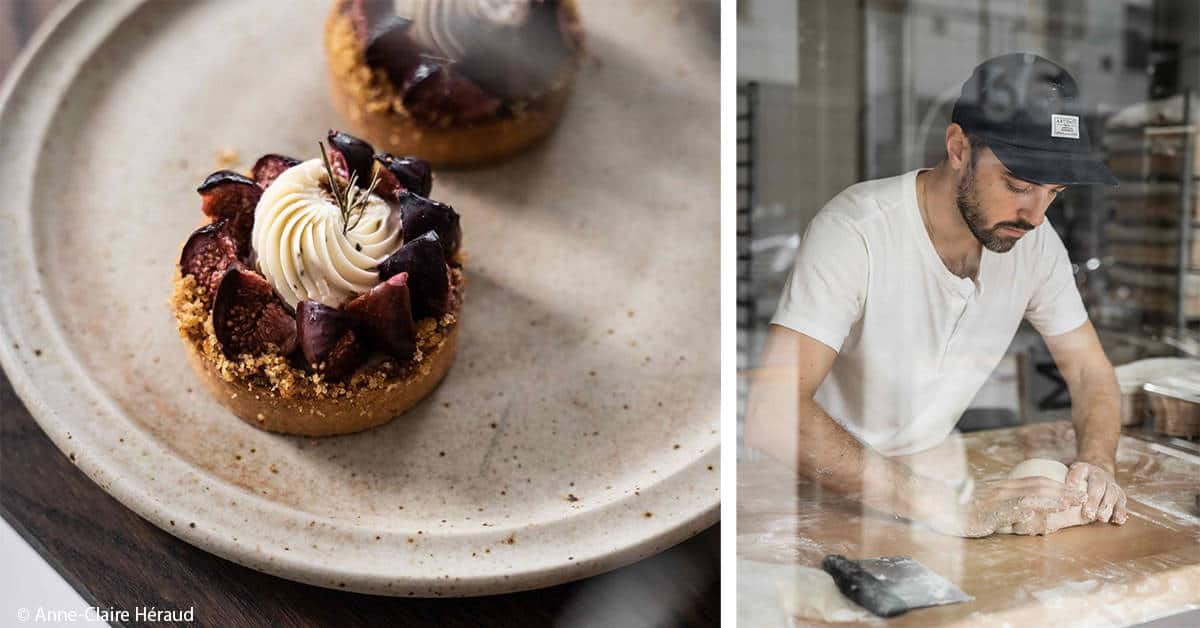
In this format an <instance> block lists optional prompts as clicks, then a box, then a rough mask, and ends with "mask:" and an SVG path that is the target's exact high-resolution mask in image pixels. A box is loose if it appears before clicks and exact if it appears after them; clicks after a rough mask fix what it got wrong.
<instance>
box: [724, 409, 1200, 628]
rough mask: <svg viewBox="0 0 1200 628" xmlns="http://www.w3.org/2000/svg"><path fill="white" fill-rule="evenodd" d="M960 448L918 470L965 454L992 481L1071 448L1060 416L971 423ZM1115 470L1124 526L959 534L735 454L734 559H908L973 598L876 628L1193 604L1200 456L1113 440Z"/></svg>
mask: <svg viewBox="0 0 1200 628" xmlns="http://www.w3.org/2000/svg"><path fill="white" fill-rule="evenodd" d="M961 444H962V447H961V449H960V450H959V452H958V456H957V457H958V458H959V460H958V461H955V460H953V454H951V455H950V456H946V457H941V458H942V459H937V460H934V461H932V464H928V465H927V468H930V469H942V470H946V472H949V471H950V470H951V469H953V468H954V467H955V466H956V464H958V465H962V464H963V462H964V454H965V467H964V469H965V470H966V471H967V472H969V473H970V474H971V476H972V477H975V478H994V477H999V476H1002V475H1003V474H1004V473H1005V472H1007V470H1008V469H1009V468H1010V467H1012V466H1013V465H1014V464H1016V463H1018V462H1020V461H1021V460H1024V459H1026V458H1031V457H1041V458H1052V459H1058V460H1062V461H1067V462H1069V461H1070V459H1071V458H1072V455H1073V452H1074V451H1075V441H1074V433H1073V431H1072V430H1071V428H1070V425H1069V424H1068V423H1066V422H1055V423H1041V424H1035V425H1028V426H1023V427H1019V428H1009V429H1002V430H992V431H987V432H976V433H972V434H968V435H965V436H963V437H962V438H961ZM953 450H954V448H953V447H950V448H948V451H951V452H953ZM926 462H930V461H926ZM1117 480H1118V482H1120V483H1121V485H1122V486H1123V487H1124V488H1125V490H1126V493H1127V495H1128V497H1129V498H1130V501H1129V512H1130V517H1129V522H1128V523H1127V524H1126V525H1124V526H1113V525H1109V524H1092V525H1090V526H1080V527H1077V528H1069V529H1066V530H1062V531H1060V532H1058V533H1056V534H1053V535H1050V536H1046V537H1027V536H1015V535H993V536H990V537H987V538H983V539H960V538H954V537H949V536H944V535H941V534H937V533H935V532H933V531H931V530H928V529H926V528H924V527H921V526H916V525H909V524H908V523H907V522H904V521H901V520H897V519H895V518H894V517H891V516H887V515H884V514H881V513H878V512H875V511H871V510H869V509H866V510H865V509H864V508H863V507H862V506H861V505H860V504H858V503H857V502H854V501H852V500H848V499H845V498H842V497H839V496H836V495H832V494H828V493H823V492H822V491H821V489H820V488H819V487H817V486H815V485H814V484H812V483H811V482H808V481H807V480H801V479H797V478H796V477H795V476H794V475H792V474H791V473H789V472H788V471H786V470H785V469H783V468H782V467H781V466H779V465H778V464H776V463H774V462H773V461H769V460H760V461H752V462H743V463H741V464H739V466H738V559H739V561H745V562H742V563H740V564H741V565H742V566H745V565H753V564H755V563H753V562H750V561H757V562H758V564H761V563H764V562H765V563H790V564H798V565H804V566H811V567H818V566H819V565H820V562H821V559H822V558H823V557H824V556H825V555H827V554H844V555H846V556H849V557H851V558H868V557H878V556H896V555H909V556H912V557H914V558H916V559H917V560H918V561H920V562H921V563H922V564H924V565H925V566H926V567H929V568H930V569H933V570H934V571H936V572H938V573H939V574H941V575H942V576H944V577H945V578H947V579H948V580H950V581H951V582H953V583H954V584H956V585H958V586H959V587H960V588H961V589H962V590H963V591H965V592H966V593H967V594H969V595H972V596H974V598H975V599H974V600H973V601H970V602H965V603H961V604H953V605H948V606H940V607H933V608H926V609H919V610H915V611H911V612H909V613H908V614H906V615H901V616H899V617H895V618H893V619H891V620H889V621H887V622H882V620H879V621H880V622H882V623H885V624H886V625H888V626H893V625H894V626H958V625H961V626H968V625H971V626H973V625H989V626H990V625H996V626H1001V625H1009V626H1051V625H1052V626H1055V627H1056V628H1067V627H1069V626H1097V625H1129V624H1136V623H1140V622H1145V621H1149V620H1152V619H1155V618H1158V617H1163V616H1167V615H1171V614H1174V613H1178V612H1181V611H1186V610H1189V609H1197V608H1200V513H1197V512H1196V506H1195V499H1196V497H1195V496H1196V494H1197V493H1200V457H1197V456H1194V455H1191V454H1188V453H1186V452H1180V451H1175V450H1172V449H1170V448H1168V447H1164V446H1163V445H1161V444H1157V443H1151V442H1146V441H1143V440H1139V439H1134V438H1131V437H1128V436H1122V438H1121V443H1120V447H1119V450H1118V460H1117ZM760 597H761V596H760ZM743 603H746V604H772V603H775V604H778V601H777V600H764V599H756V600H752V599H742V598H739V604H743ZM871 625H878V624H871Z"/></svg>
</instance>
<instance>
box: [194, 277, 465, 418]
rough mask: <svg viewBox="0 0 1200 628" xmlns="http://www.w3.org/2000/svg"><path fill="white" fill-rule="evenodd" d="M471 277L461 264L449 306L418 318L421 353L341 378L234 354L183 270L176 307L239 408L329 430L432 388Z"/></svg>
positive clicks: (403, 406) (382, 413)
mask: <svg viewBox="0 0 1200 628" xmlns="http://www.w3.org/2000/svg"><path fill="white" fill-rule="evenodd" d="M465 284H466V280H465V277H464V276H463V274H462V270H461V269H460V268H453V269H452V270H451V298H450V303H451V306H450V310H449V311H448V312H447V313H446V314H444V315H442V317H441V318H440V319H433V318H426V319H423V320H421V321H418V322H417V354H416V355H415V356H414V357H413V359H412V360H411V362H410V363H408V364H404V365H400V364H397V363H396V362H395V360H392V359H390V358H385V359H375V360H372V361H369V362H368V363H367V364H365V365H363V366H361V367H359V369H358V370H357V371H356V372H355V373H354V374H353V375H352V376H350V377H348V378H346V379H345V380H344V381H341V382H328V381H325V379H324V376H323V375H322V374H320V373H319V372H317V373H310V372H307V371H305V370H304V369H301V368H297V367H296V366H294V365H292V364H291V363H289V362H288V360H287V358H285V357H283V356H280V355H277V354H264V355H258V356H242V357H241V359H238V360H231V359H229V358H227V357H226V356H225V354H224V353H222V351H221V348H220V345H219V343H218V342H217V338H216V336H215V335H214V333H213V325H212V313H211V308H209V307H208V306H207V303H206V295H204V293H203V291H204V289H203V288H201V287H199V286H198V285H197V283H196V280H195V278H194V277H190V276H187V277H185V276H182V275H180V273H179V271H178V270H176V273H175V281H174V292H173V294H172V297H171V310H172V311H173V312H174V314H175V320H176V323H177V324H178V327H179V335H180V337H181V338H182V339H183V343H184V347H185V348H186V350H187V354H188V360H189V362H190V363H191V365H192V368H193V369H194V370H195V371H196V375H197V376H198V377H199V379H200V381H201V382H202V383H203V384H204V386H205V388H207V389H208V390H209V392H211V393H212V394H213V395H214V396H215V397H216V398H217V400H218V401H220V402H221V403H222V404H223V405H225V406H226V407H228V408H229V409H230V410H231V411H232V412H233V413H234V414H235V415H237V416H238V417H239V418H241V419H242V420H244V421H246V422H247V423H250V424H251V425H254V426H256V427H259V428H261V429H265V430H269V431H272V432H282V433H286V434H300V435H305V436H329V435H334V434H348V433H351V432H358V431H361V430H365V429H369V428H372V427H375V426H378V425H382V424H384V423H387V422H388V421H390V420H392V419H393V418H395V417H397V416H399V415H400V414H402V413H404V412H405V411H407V410H408V409H410V408H412V407H413V406H415V405H416V404H417V403H418V402H420V401H421V400H422V399H424V398H425V397H426V396H428V395H429V393H431V392H433V389H434V388H436V387H437V385H438V383H440V382H441V380H442V378H443V377H444V376H445V375H446V372H447V371H448V370H449V369H450V365H451V363H452V362H453V361H454V355H455V353H456V351H457V347H458V328H459V325H458V323H459V316H460V313H461V310H462V301H463V299H462V297H463V291H464V288H465Z"/></svg>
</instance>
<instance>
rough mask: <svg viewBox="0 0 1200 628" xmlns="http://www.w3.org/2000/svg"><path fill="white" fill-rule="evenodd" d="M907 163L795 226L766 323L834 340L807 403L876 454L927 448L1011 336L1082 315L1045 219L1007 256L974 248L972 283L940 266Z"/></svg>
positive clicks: (1046, 329)
mask: <svg viewBox="0 0 1200 628" xmlns="http://www.w3.org/2000/svg"><path fill="white" fill-rule="evenodd" d="M917 172H919V171H916V170H914V171H912V172H909V173H906V174H903V175H900V176H898V177H892V178H888V179H879V180H876V181H867V182H865V183H859V184H857V185H854V186H851V187H849V188H847V189H846V190H845V191H843V192H842V193H841V194H838V195H837V196H836V197H834V198H833V200H831V201H829V203H827V204H826V205H825V207H824V208H822V209H821V211H820V212H819V213H818V214H817V215H816V216H815V217H814V218H813V220H812V222H811V223H810V224H809V226H808V229H807V230H806V231H805V233H804V239H803V241H802V242H801V244H800V250H799V253H798V254H797V256H796V263H795V266H794V267H793V268H792V274H791V276H790V277H788V281H787V284H786V285H785V286H784V289H783V295H782V297H781V298H780V300H779V308H778V309H777V310H776V312H775V317H774V318H773V319H772V321H771V322H772V323H774V324H776V325H782V326H784V327H787V328H789V329H794V330H796V331H798V332H801V333H803V334H805V335H807V336H810V337H812V338H814V339H815V340H818V341H820V342H821V343H823V344H826V345H828V346H830V347H832V348H833V349H834V350H835V351H837V352H838V356H837V359H836V360H835V361H834V363H833V367H832V369H831V370H830V372H829V375H828V376H827V377H826V378H825V381H824V382H823V383H822V384H821V386H820V388H818V389H817V393H816V395H815V397H814V398H815V399H816V401H817V402H818V403H819V404H821V407H822V408H824V409H825V410H826V411H827V412H828V413H829V415H830V416H832V417H833V418H834V419H835V420H836V421H837V422H838V423H839V424H841V425H842V427H844V428H845V429H846V430H847V431H849V432H850V433H851V434H853V435H854V436H855V437H856V438H857V439H859V440H860V441H862V442H863V443H865V444H867V445H870V446H871V447H872V448H874V449H876V450H877V451H879V452H881V453H883V454H885V455H889V456H896V455H904V454H910V453H914V452H917V451H921V450H924V449H928V448H930V447H933V446H936V445H937V444H938V443H940V442H941V441H942V440H943V439H945V438H946V436H947V435H949V434H950V432H951V431H952V430H953V429H954V425H955V423H957V422H958V419H959V417H960V416H961V415H962V413H963V411H964V410H966V409H967V406H968V405H969V404H970V403H971V400H972V399H973V398H974V397H975V393H977V392H978V391H979V388H980V387H981V386H982V385H983V383H984V381H986V380H987V378H988V375H989V374H990V373H991V372H992V370H993V369H994V368H995V367H996V365H997V364H998V363H999V362H1000V359H1001V358H1002V357H1003V356H1004V353H1005V351H1007V349H1008V346H1009V344H1010V343H1011V342H1012V339H1013V335H1014V334H1015V333H1016V331H1017V327H1018V326H1019V325H1020V323H1021V319H1022V318H1026V319H1029V322H1030V323H1032V324H1033V326H1034V328H1036V329H1037V331H1038V332H1040V333H1041V334H1042V335H1043V336H1055V335H1058V334H1063V333H1066V332H1069V331H1072V330H1074V329H1076V328H1078V327H1079V326H1080V325H1082V324H1083V323H1084V322H1086V321H1087V311H1086V310H1085V309H1084V307H1083V301H1082V299H1080V297H1079V291H1078V290H1077V289H1076V287H1075V281H1074V278H1073V276H1072V273H1071V264H1070V262H1069V261H1068V259H1067V251H1066V248H1065V247H1064V246H1063V244H1062V241H1061V240H1060V239H1059V238H1058V234H1056V233H1055V232H1054V229H1053V228H1051V226H1050V223H1049V222H1048V221H1047V222H1044V223H1043V224H1042V225H1040V226H1039V227H1037V228H1036V229H1034V230H1033V231H1030V232H1028V233H1026V234H1025V235H1024V236H1023V237H1022V238H1021V239H1020V240H1019V241H1018V242H1017V244H1016V245H1015V246H1014V247H1013V248H1012V249H1011V250H1009V251H1008V252H1007V253H993V252H991V251H989V250H987V249H986V248H984V249H983V255H982V258H981V259H980V262H979V272H978V274H977V280H972V279H967V278H962V277H958V276H956V275H954V274H953V273H951V272H950V271H949V269H947V268H946V266H945V264H944V263H942V260H941V258H940V257H938V254H937V251H936V250H935V249H934V247H933V242H932V241H931V240H930V239H929V234H928V233H927V232H926V231H925V225H924V224H923V222H922V221H921V214H920V210H919V209H918V207H917V188H916V179H917Z"/></svg>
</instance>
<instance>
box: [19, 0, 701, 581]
mask: <svg viewBox="0 0 1200 628" xmlns="http://www.w3.org/2000/svg"><path fill="white" fill-rule="evenodd" d="M324 9H325V5H324V3H317V4H315V5H313V6H311V7H304V6H302V5H298V3H295V2H241V1H228V2H186V3H184V2H163V3H143V2H133V1H115V0H114V1H112V2H104V3H98V2H97V3H92V2H86V3H80V4H78V5H74V6H71V7H66V8H64V9H63V10H62V11H61V12H59V13H58V14H57V17H56V19H52V20H50V21H49V27H48V28H46V29H44V30H43V31H41V32H40V34H39V36H38V37H37V38H36V40H35V42H34V45H33V46H32V48H31V52H28V53H27V54H26V56H24V57H23V58H22V59H21V61H20V62H19V63H18V66H17V68H16V69H15V70H14V73H13V75H12V76H10V77H9V80H8V82H7V83H6V85H5V88H4V92H3V109H2V110H0V146H3V147H4V150H5V160H4V168H2V169H0V189H2V190H4V198H5V202H4V204H3V207H2V209H0V273H2V275H0V336H2V340H3V343H2V345H0V360H2V362H3V365H4V367H5V369H6V371H7V372H8V374H9V377H10V378H11V379H12V381H13V384H14V386H15V387H16V389H17V391H18V393H19V394H20V395H21V398H22V399H24V401H25V403H26V404H27V405H28V406H29V409H30V411H31V412H32V413H33V414H34V416H35V417H36V418H37V420H38V422H39V423H40V424H41V426H42V427H43V429H44V430H45V431H46V432H47V433H48V434H49V435H50V437H51V438H52V439H53V440H54V442H55V443H56V444H57V445H58V447H59V448H60V449H62V450H63V452H65V454H66V455H68V456H69V457H70V458H71V459H72V460H74V461H75V463H76V464H78V465H79V467H80V468H81V469H82V470H83V471H84V472H85V473H87V474H88V476H89V477H91V478H92V479H93V480H95V481H96V483H97V484H99V485H100V486H101V487H103V488H104V489H105V490H107V491H108V492H110V493H111V494H112V495H114V496H115V497H116V498H117V499H119V500H121V502H123V503H124V504H126V505H127V506H128V507H129V508H131V509H133V510H135V511H136V512H137V513H138V514H140V515H141V516H143V517H145V518H146V519H148V520H150V521H152V522H153V523H154V524H156V525H158V526H160V527H162V528H163V529H165V530H167V531H169V532H171V533H172V534H174V535H176V536H178V537H180V538H182V539H184V540H185V541H187V542H189V543H192V544H194V545H197V546H199V547H202V548H204V549H206V550H208V551H211V552H213V553H215V554H218V555H220V556H224V557H226V558H229V559H231V560H233V561H236V562H238V563H241V564H244V565H247V566H249V567H253V568H255V569H260V570H263V571H267V572H270V573H273V574H277V575H280V576H284V577H287V578H292V579H296V580H300V581H304V582H309V583H313V584H318V585H322V586H327V587H335V588H345V589H350V590H355V591H362V592H369V593H382V594H391V595H417V596H428V595H476V594H486V593H499V592H505V591H512V590H518V589H526V588H534V587H541V586H546V585H551V584H555V583H559V582H563V581H566V580H570V579H573V578H579V577H583V576H587V575H590V574H594V573H597V572H600V571H604V570H607V569H611V568H613V567H616V566H619V565H622V564H625V563H629V562H631V561H634V560H637V559H639V558H642V557H645V556H648V555H651V554H653V553H655V552H658V551H660V550H662V549H664V548H666V547H668V546H670V545H672V544H674V543H676V542H678V541H681V540H683V539H685V538H687V537H689V536H690V535H692V534H694V533H696V532H698V531H699V530H701V529H703V528H705V527H707V526H709V525H711V524H712V523H714V522H715V521H716V519H717V516H718V502H719V494H718V486H719V477H720V472H719V469H718V468H717V465H718V458H719V451H718V449H719V442H720V437H719V421H718V414H719V409H718V406H719V388H720V386H719V336H720V334H719V332H718V327H719V324H718V321H719V306H718V295H719V290H718V283H719V279H718V266H719V264H718V259H719V257H718V240H719V237H718V231H719V227H718V222H719V221H718V206H719V203H718V188H719V184H718V174H719V172H718V171H719V165H718V164H719V137H718V117H719V113H718V112H719V86H718V66H719V53H718V51H719V38H718V37H717V24H718V19H717V17H716V9H715V8H714V4H713V3H711V2H704V3H699V4H687V3H667V2H658V3H644V2H637V1H634V0H631V1H628V2H624V1H622V2H615V1H609V0H604V1H598V0H597V1H592V2H584V3H583V6H582V15H583V20H584V24H585V25H586V27H587V31H588V32H587V35H588V42H589V46H590V48H591V51H592V53H593V54H594V58H593V59H590V60H589V61H588V62H587V63H586V65H585V67H584V69H583V71H582V72H581V74H580V76H579V80H578V82H577V85H576V91H575V95H574V97H573V100H572V102H571V103H570V106H569V107H568V110H567V113H566V115H565V117H564V118H563V121H562V125H561V126H560V128H559V129H558V131H557V132H556V133H555V134H554V135H553V137H552V138H551V139H550V140H549V141H548V142H546V143H544V144H543V145H541V146H540V147H538V148H537V149H535V150H534V151H533V152H531V153H529V154H526V155H524V156H522V157H520V158H518V159H516V160H513V161H510V162H507V163H505V164H503V165H500V166H498V167H495V168H493V169H487V170H477V171H471V172H458V173H454V172H440V173H439V176H438V178H437V180H436V183H435V185H434V196H435V197H436V198H438V199H440V200H443V201H447V202H449V203H451V204H452V205H453V206H454V207H456V208H457V209H458V210H459V212H460V213H461V214H462V220H463V226H464V231H465V248H466V250H467V251H468V252H469V255H470V259H469V267H468V277H469V282H470V284H469V289H468V293H467V302H466V309H465V314H464V321H463V325H464V327H463V335H462V337H461V339H460V347H461V349H460V352H459V355H458V358H457V362H456V363H455V365H454V367H453V368H452V369H451V371H450V374H449V376H448V377H447V379H446V380H445V382H444V383H443V384H442V386H441V387H440V388H439V389H438V390H437V391H436V392H435V393H434V394H433V395H432V396H431V397H430V398H429V399H427V400H426V401H425V402H424V403H423V404H421V405H420V406H418V407H417V408H416V409H414V410H413V411H412V412H410V413H409V414H407V415H405V416H403V417H401V418H400V419H398V420H396V421H393V422H392V423H390V424H388V425H386V426H384V427H382V428H379V429H375V430H372V431H369V432H366V433H362V434H358V435H351V436H344V437H337V438H328V439H308V438H294V437H286V436H279V435H273V434H268V433H264V432H260V431H258V430H256V429H255V428H253V427H251V426H249V425H246V424H245V423H243V422H241V421H239V420H238V419H236V418H234V417H233V416H231V415H230V414H229V413H228V412H226V411H225V410H224V409H223V408H222V407H221V406H220V405H218V404H217V403H216V402H215V401H214V400H213V399H211V398H209V397H208V396H207V395H206V394H205V393H204V392H203V391H202V390H201V389H200V387H199V386H198V385H197V383H196V381H195V379H194V378H193V374H192V372H191V371H190V370H189V368H188V366H187V364H186V362H185V356H184V351H183V347H182V345H181V344H180V341H179V339H178V337H177V336H176V331H175V328H174V321H173V319H172V317H171V315H170V313H169V311H168V308H167V298H168V295H169V292H170V279H171V273H172V269H173V265H174V263H175V261H176V257H177V254H178V251H179V245H180V243H181V242H182V241H183V239H185V238H186V236H187V235H188V233H189V232H190V231H191V230H192V228H193V227H194V226H195V225H196V223H197V221H198V219H199V217H200V203H199V198H198V196H197V195H196V194H195V191H194V190H195V187H196V185H197V184H198V183H199V182H200V180H201V179H202V178H203V177H204V176H205V175H206V174H207V173H208V172H210V171H212V170H215V169H217V167H218V164H217V155H218V153H221V152H222V151H233V152H236V163H235V164H234V165H235V166H236V167H245V166H247V165H249V164H250V163H252V162H253V160H254V159H255V158H256V157H257V156H258V155H260V154H262V153H265V152H283V153H290V154H294V155H308V154H311V153H313V152H314V150H315V148H316V147H315V142H316V140H317V139H318V138H320V137H321V136H322V135H323V134H324V132H325V130H326V129H327V128H329V127H337V126H338V125H339V120H338V118H337V116H336V114H335V113H334V111H333V109H332V107H331V105H330V104H329V100H328V95H327V94H326V85H325V72H324V68H323V65H322V63H323V60H322V58H321V47H320V33H321V19H322V16H323V15H324V13H325V10H324Z"/></svg>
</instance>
